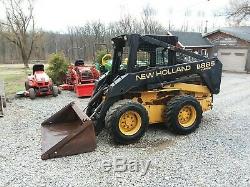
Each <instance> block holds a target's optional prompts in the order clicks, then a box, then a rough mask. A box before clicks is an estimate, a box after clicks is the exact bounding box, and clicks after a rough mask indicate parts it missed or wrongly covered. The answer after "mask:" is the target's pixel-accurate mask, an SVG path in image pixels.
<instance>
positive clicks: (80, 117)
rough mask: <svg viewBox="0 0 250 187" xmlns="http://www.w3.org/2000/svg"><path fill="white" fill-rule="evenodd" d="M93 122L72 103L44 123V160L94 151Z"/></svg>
mask: <svg viewBox="0 0 250 187" xmlns="http://www.w3.org/2000/svg"><path fill="white" fill-rule="evenodd" d="M95 148H96V136H95V131H94V126H93V122H92V121H91V120H90V118H89V117H88V116H87V115H86V114H85V113H84V112H83V111H81V109H80V108H79V107H78V106H77V105H76V104H75V103H74V102H72V103H70V104H69V105H67V106H65V107H64V108H63V109H61V110H60V111H58V112H57V113H55V114H54V115H53V116H51V117H50V118H48V119H47V120H45V121H44V122H43V123H42V156H41V158H42V159H43V160H47V159H50V158H57V157H64V156H69V155H75V154H79V153H84V152H91V151H94V150H95Z"/></svg>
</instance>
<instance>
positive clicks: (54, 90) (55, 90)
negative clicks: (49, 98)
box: [52, 86, 59, 97]
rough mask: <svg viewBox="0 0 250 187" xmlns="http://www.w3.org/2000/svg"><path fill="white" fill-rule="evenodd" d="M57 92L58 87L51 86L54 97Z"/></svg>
mask: <svg viewBox="0 0 250 187" xmlns="http://www.w3.org/2000/svg"><path fill="white" fill-rule="evenodd" d="M58 93H59V89H58V87H57V86H53V87H52V95H53V96H54V97H57V96H58Z"/></svg>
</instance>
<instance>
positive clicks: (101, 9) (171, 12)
mask: <svg viewBox="0 0 250 187" xmlns="http://www.w3.org/2000/svg"><path fill="white" fill-rule="evenodd" d="M228 3H229V0H35V10H34V11H35V19H36V21H37V27H39V28H42V29H43V30H48V31H57V32H66V31H67V28H68V27H70V26H81V25H83V24H84V23H86V22H87V21H98V20H100V21H101V22H103V23H106V24H107V23H108V22H111V21H117V20H119V18H120V17H121V16H123V15H125V14H130V15H132V16H134V17H136V18H137V19H140V18H141V16H140V14H141V12H142V9H143V7H146V6H147V5H148V6H151V7H152V8H153V9H155V11H156V15H155V19H156V20H158V21H159V22H160V23H161V24H162V25H163V26H165V27H168V25H169V22H170V24H171V25H172V24H173V25H175V28H176V29H179V28H180V27H181V26H182V25H183V23H184V22H186V23H187V22H188V25H189V29H192V28H194V29H195V28H197V27H198V25H200V24H201V23H203V25H204V26H205V21H206V20H208V23H207V24H208V27H209V28H210V29H214V28H217V27H221V26H227V21H225V19H224V17H222V16H219V17H218V16H217V17H215V16H214V15H215V14H220V13H222V12H223V10H224V9H225V7H226V6H227V5H228ZM185 12H188V13H186V14H188V16H185ZM3 17H4V12H3V7H0V18H3Z"/></svg>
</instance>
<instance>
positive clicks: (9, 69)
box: [0, 64, 32, 97]
mask: <svg viewBox="0 0 250 187" xmlns="http://www.w3.org/2000/svg"><path fill="white" fill-rule="evenodd" d="M31 68H32V65H30V69H25V68H24V65H23V64H0V79H2V80H4V83H5V94H6V96H7V97H8V96H12V95H15V93H16V92H18V91H21V90H25V88H24V82H25V80H26V78H27V75H28V73H31V72H32V71H31Z"/></svg>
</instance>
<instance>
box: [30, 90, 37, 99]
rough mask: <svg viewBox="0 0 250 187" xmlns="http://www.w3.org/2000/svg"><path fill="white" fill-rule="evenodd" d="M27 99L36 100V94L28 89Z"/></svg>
mask: <svg viewBox="0 0 250 187" xmlns="http://www.w3.org/2000/svg"><path fill="white" fill-rule="evenodd" d="M29 97H30V99H32V100H33V99H35V98H36V92H35V89H34V88H30V89H29Z"/></svg>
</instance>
